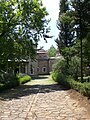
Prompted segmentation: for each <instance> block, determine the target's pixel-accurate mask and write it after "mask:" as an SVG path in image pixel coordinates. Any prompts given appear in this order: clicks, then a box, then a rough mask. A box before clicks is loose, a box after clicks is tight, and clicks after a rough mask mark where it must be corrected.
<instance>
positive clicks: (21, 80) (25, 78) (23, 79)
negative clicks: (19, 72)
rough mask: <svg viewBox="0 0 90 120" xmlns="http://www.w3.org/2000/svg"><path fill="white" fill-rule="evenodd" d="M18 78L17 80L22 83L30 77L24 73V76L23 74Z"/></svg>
mask: <svg viewBox="0 0 90 120" xmlns="http://www.w3.org/2000/svg"><path fill="white" fill-rule="evenodd" d="M18 80H19V83H20V84H24V83H26V82H28V81H30V80H31V77H30V76H28V75H26V76H23V77H19V79H18Z"/></svg>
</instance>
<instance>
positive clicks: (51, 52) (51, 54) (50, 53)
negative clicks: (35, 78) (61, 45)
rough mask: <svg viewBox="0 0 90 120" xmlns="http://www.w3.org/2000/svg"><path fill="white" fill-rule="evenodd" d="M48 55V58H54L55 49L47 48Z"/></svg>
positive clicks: (52, 47)
mask: <svg viewBox="0 0 90 120" xmlns="http://www.w3.org/2000/svg"><path fill="white" fill-rule="evenodd" d="M48 55H49V57H55V56H56V49H55V47H54V46H53V45H52V46H51V47H50V48H49V50H48Z"/></svg>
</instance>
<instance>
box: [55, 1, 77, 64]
mask: <svg viewBox="0 0 90 120" xmlns="http://www.w3.org/2000/svg"><path fill="white" fill-rule="evenodd" d="M57 27H58V29H59V30H60V32H59V37H58V38H57V39H56V43H57V45H58V48H59V51H60V53H61V54H62V55H63V56H64V58H65V59H66V61H67V64H69V58H70V55H69V53H70V47H72V46H73V44H74V33H75V32H74V29H73V27H74V22H73V12H72V11H71V10H70V8H69V3H68V1H67V0H61V1H60V12H59V18H58V21H57ZM68 51H69V52H68ZM66 52H67V54H66Z"/></svg>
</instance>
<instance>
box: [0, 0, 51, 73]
mask: <svg viewBox="0 0 90 120" xmlns="http://www.w3.org/2000/svg"><path fill="white" fill-rule="evenodd" d="M47 15H48V13H47V11H46V8H45V7H43V4H42V1H41V0H2V1H0V71H2V70H4V71H6V68H7V65H8V60H11V61H12V62H13V63H15V61H16V60H20V59H23V58H24V59H25V58H27V56H30V57H31V58H33V57H34V55H35V50H34V48H35V47H36V46H37V44H38V41H39V39H40V37H43V38H44V39H45V38H46V36H45V35H47V33H48V32H49V31H48V27H47V26H48V23H49V21H48V20H46V19H45V16H47ZM3 66H4V67H3ZM8 68H10V67H9V66H8Z"/></svg>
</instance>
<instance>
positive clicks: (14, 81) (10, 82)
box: [0, 74, 31, 92]
mask: <svg viewBox="0 0 90 120" xmlns="http://www.w3.org/2000/svg"><path fill="white" fill-rule="evenodd" d="M30 80H31V77H30V76H28V75H23V74H19V75H17V76H13V75H12V76H11V75H8V76H7V77H6V78H5V80H4V82H3V83H2V82H0V92H1V91H3V90H6V89H10V88H14V87H16V86H18V85H21V84H24V83H26V82H28V81H30Z"/></svg>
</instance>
